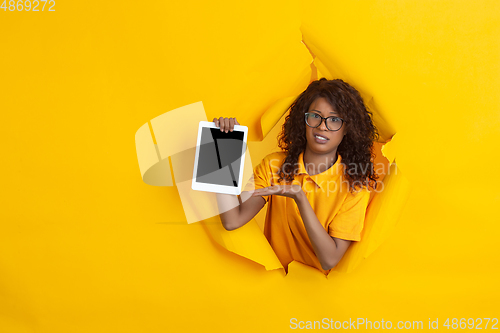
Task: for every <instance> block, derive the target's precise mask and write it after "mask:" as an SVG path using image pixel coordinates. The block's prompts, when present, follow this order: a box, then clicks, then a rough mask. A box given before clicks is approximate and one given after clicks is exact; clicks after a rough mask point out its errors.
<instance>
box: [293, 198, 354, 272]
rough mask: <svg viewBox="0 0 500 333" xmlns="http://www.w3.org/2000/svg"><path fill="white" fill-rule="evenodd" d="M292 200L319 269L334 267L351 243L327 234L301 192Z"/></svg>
mask: <svg viewBox="0 0 500 333" xmlns="http://www.w3.org/2000/svg"><path fill="white" fill-rule="evenodd" d="M294 199H295V202H296V203H297V207H298V208H299V211H300V216H301V217H302V220H303V221H304V226H305V227H306V230H307V235H308V236H309V239H310V240H311V244H312V246H313V249H314V253H316V256H317V257H318V259H319V261H320V263H321V267H322V268H323V269H324V270H325V271H326V270H329V269H331V268H333V267H335V266H336V265H337V263H338V262H339V261H340V259H342V257H343V256H344V253H345V252H346V251H347V249H348V248H349V245H351V241H350V240H345V239H340V238H335V237H332V236H330V235H329V234H328V232H327V231H326V230H325V229H324V228H323V226H322V225H321V223H320V222H319V220H318V218H317V217H316V213H314V210H313V209H312V207H311V204H310V203H309V201H308V200H307V197H306V195H305V193H304V192H303V191H299V192H298V194H297V195H296V197H295V198H294Z"/></svg>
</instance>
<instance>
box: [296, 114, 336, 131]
mask: <svg viewBox="0 0 500 333" xmlns="http://www.w3.org/2000/svg"><path fill="white" fill-rule="evenodd" d="M309 114H313V115H315V116H318V117H320V118H321V121H320V122H319V124H318V126H311V125H309V123H308V122H307V116H308V115H309ZM304 115H305V119H304V120H305V121H306V125H307V126H309V127H312V128H318V127H320V126H321V123H322V122H323V120H324V121H325V125H326V128H327V129H328V130H329V131H332V132H337V131H339V130H340V129H341V128H342V126H344V123H345V120H344V119H342V118H340V117H337V116H330V117H326V118H324V117H322V116H321V115H319V114H317V113H314V112H306V113H304ZM328 118H337V119H340V120H341V121H342V125H340V127H339V128H338V129H336V130H332V129H330V127H328V123H327V122H326V120H327V119H328Z"/></svg>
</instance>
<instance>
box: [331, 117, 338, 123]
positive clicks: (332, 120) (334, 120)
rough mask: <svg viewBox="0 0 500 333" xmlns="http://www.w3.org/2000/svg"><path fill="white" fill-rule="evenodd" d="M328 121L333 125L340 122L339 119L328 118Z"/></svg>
mask: <svg viewBox="0 0 500 333" xmlns="http://www.w3.org/2000/svg"><path fill="white" fill-rule="evenodd" d="M328 121H329V122H331V123H335V122H337V121H340V119H339V118H328Z"/></svg>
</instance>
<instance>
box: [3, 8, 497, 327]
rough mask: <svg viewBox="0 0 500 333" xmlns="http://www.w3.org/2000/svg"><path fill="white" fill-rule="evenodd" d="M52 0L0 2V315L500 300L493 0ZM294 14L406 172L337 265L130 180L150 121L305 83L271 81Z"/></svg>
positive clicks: (197, 315)
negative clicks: (213, 225)
mask: <svg viewBox="0 0 500 333" xmlns="http://www.w3.org/2000/svg"><path fill="white" fill-rule="evenodd" d="M55 9H56V11H55V12H47V11H44V12H38V13H34V12H17V11H14V12H10V11H8V10H7V11H3V10H0V27H1V32H2V36H1V38H0V51H1V52H0V66H1V72H0V73H1V74H0V75H1V76H0V77H1V80H0V110H1V112H2V121H1V125H0V126H1V128H0V133H1V136H2V150H1V151H2V166H1V168H2V169H1V171H2V187H1V188H2V191H1V198H0V199H1V203H2V206H1V213H0V221H1V224H0V228H1V230H0V332H9V333H10V332H12V333H17V332H47V333H49V332H50V333H54V332H65V333H66V332H191V331H192V332H211V331H214V332H216V331H217V332H233V331H236V332H255V331H265V332H268V331H269V332H282V331H289V330H290V328H289V325H290V319H291V318H297V319H298V320H303V321H307V320H321V319H322V318H333V319H334V320H349V318H353V319H354V318H358V317H359V318H367V319H369V320H372V321H376V320H378V321H380V320H381V319H384V320H385V321H387V320H390V321H392V323H393V325H395V324H396V323H397V321H398V320H403V321H406V320H422V321H423V322H424V326H425V327H427V322H428V319H429V318H431V319H432V320H435V319H436V318H439V320H440V324H441V323H442V322H443V321H444V320H445V319H446V318H454V317H455V318H485V317H489V318H494V317H496V318H498V317H500V314H499V309H500V304H499V300H500V297H499V296H500V287H499V284H498V281H499V270H500V268H499V267H500V260H499V254H500V253H499V252H500V251H499V250H498V245H497V244H498V242H497V241H498V238H499V236H500V235H499V234H500V232H499V230H500V226H499V222H500V218H499V215H500V214H499V213H498V208H499V207H500V194H499V193H500V192H499V191H498V179H497V178H498V177H497V176H498V172H499V171H500V170H499V169H500V168H499V162H500V158H499V157H498V147H497V146H498V143H499V142H500V130H499V128H500V112H499V111H500V110H499V107H500V91H499V90H500V88H499V87H500V66H499V61H500V43H499V42H498V41H499V40H500V20H499V18H500V17H499V16H500V5H499V3H498V2H497V1H485V0H481V1H474V2H472V1H458V0H456V1H434V0H422V1H374V0H371V1H368V0H367V1H323V2H321V1H308V2H307V3H300V2H296V1H282V2H273V3H268V2H264V1H252V2H232V1H231V2H230V1H219V2H201V1H198V2H197V1H178V2H159V1H150V2H137V1H136V2H128V1H107V2H98V1H85V2H83V1H82V2H69V1H64V2H63V1H57V3H56V6H55ZM301 27H302V29H303V32H306V31H307V33H308V36H311V38H314V39H316V40H319V41H321V43H322V44H323V45H327V49H326V51H325V56H326V57H327V58H328V59H329V61H330V63H331V64H333V65H334V66H336V74H337V75H338V76H339V77H342V78H349V82H353V84H355V85H357V86H358V87H363V88H364V89H365V90H366V92H367V93H369V94H370V95H371V96H373V99H374V102H375V103H376V105H377V109H378V110H379V111H380V112H381V113H382V114H383V115H384V117H386V118H387V119H388V121H389V122H390V123H391V125H392V126H393V127H394V129H395V130H396V131H397V133H398V138H399V139H400V142H399V147H398V154H397V158H396V159H397V162H398V166H400V167H401V170H402V171H403V172H404V174H405V176H406V177H407V178H408V179H409V181H410V182H411V183H412V192H411V195H410V198H409V200H408V203H407V205H406V207H405V210H404V211H403V213H402V216H401V218H400V221H399V223H398V225H397V227H396V229H395V231H394V232H393V233H392V235H391V237H390V238H389V239H388V240H387V241H386V242H385V243H384V244H383V245H382V246H380V247H379V248H378V249H377V251H375V252H374V253H373V254H372V255H371V256H370V257H369V258H368V259H366V260H365V261H364V262H362V263H361V264H360V265H359V266H358V267H357V268H356V270H355V271H354V272H352V273H349V274H336V275H331V276H330V277H329V279H325V278H323V277H322V276H321V275H320V274H317V272H316V271H314V270H313V269H311V270H303V269H301V270H297V272H296V274H293V270H292V269H291V274H289V275H288V276H286V277H283V276H282V275H281V274H280V272H279V271H269V272H267V271H266V270H265V269H264V267H262V266H260V265H259V264H256V263H254V262H252V261H250V260H247V259H245V258H242V257H240V256H238V255H235V254H233V253H231V252H229V251H227V250H225V249H224V248H222V247H220V246H219V245H218V244H216V243H215V242H214V241H213V240H212V239H211V238H210V237H209V235H208V233H207V232H206V230H205V229H204V227H203V225H202V224H201V223H194V224H190V225H188V224H187V223H186V221H185V217H184V214H183V211H182V209H181V208H180V200H179V197H178V193H177V191H176V189H175V187H153V186H149V185H146V184H144V183H143V182H142V180H141V177H140V173H139V168H138V164H137V157H136V152H135V145H134V134H135V131H136V130H137V129H138V128H139V127H140V126H141V125H142V124H144V123H145V122H147V121H148V120H150V119H152V118H154V117H156V116H158V115H160V114H162V113H164V112H167V111H169V110H172V109H175V108H177V107H180V106H183V105H186V104H190V103H193V102H197V101H200V100H201V101H203V103H204V106H205V110H206V111H207V116H208V118H209V119H212V118H213V117H216V116H217V117H218V116H227V117H232V116H235V117H237V118H238V120H239V121H240V123H241V124H244V125H246V126H248V127H249V139H250V140H260V138H261V137H260V134H259V132H258V130H257V129H258V128H259V120H260V117H261V115H262V114H263V113H264V112H265V110H266V109H267V108H268V107H270V106H271V105H272V104H273V103H275V102H276V101H277V100H278V99H280V98H284V97H287V96H291V95H294V94H297V93H299V92H300V91H301V90H303V89H304V88H305V86H304V87H295V88H293V89H290V88H287V89H286V90H285V89H284V88H283V87H285V86H286V87H288V85H286V84H284V83H287V81H286V78H287V75H288V74H289V73H290V71H293V70H297V71H299V70H300V69H295V68H293V64H294V59H296V58H295V57H296V56H298V54H302V53H301V52H302V51H301V50H299V49H297V48H296V45H297V44H296V41H300V40H301V38H302V35H301V30H300V28H301ZM306 42H307V40H306ZM311 60H312V58H311ZM333 65H332V66H333ZM179 126H182V123H179ZM483 327H484V325H483ZM497 327H499V326H498V325H497ZM440 329H445V328H443V327H440Z"/></svg>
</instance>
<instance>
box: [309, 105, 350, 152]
mask: <svg viewBox="0 0 500 333" xmlns="http://www.w3.org/2000/svg"><path fill="white" fill-rule="evenodd" d="M307 112H311V113H316V114H318V115H320V116H322V117H323V118H326V117H330V116H336V117H340V115H339V114H338V113H337V112H336V111H335V110H334V109H333V107H332V106H331V105H330V103H328V102H327V100H326V99H325V98H324V97H318V98H317V99H316V100H314V102H312V103H311V105H310V106H309V110H308V111H307ZM344 130H345V123H344V124H343V125H342V127H341V128H340V130H338V131H330V130H329V129H328V128H327V127H326V124H325V121H324V120H323V121H322V122H321V125H320V126H318V127H316V128H312V127H310V126H308V125H306V139H307V148H308V149H310V150H311V151H312V152H314V153H316V154H328V153H333V152H336V151H337V147H338V146H339V144H340V143H341V142H342V138H343V137H344ZM316 136H321V137H324V138H326V139H327V140H321V139H320V138H317V137H316Z"/></svg>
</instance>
